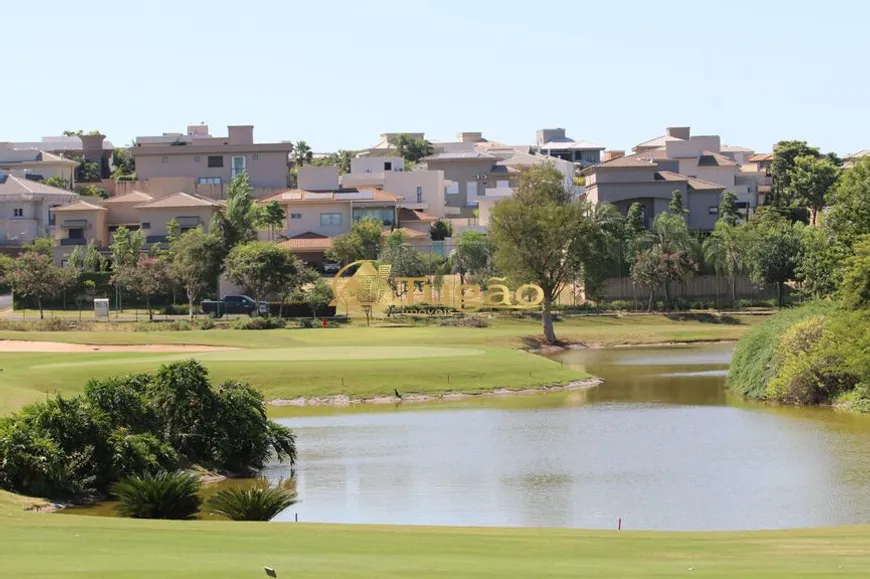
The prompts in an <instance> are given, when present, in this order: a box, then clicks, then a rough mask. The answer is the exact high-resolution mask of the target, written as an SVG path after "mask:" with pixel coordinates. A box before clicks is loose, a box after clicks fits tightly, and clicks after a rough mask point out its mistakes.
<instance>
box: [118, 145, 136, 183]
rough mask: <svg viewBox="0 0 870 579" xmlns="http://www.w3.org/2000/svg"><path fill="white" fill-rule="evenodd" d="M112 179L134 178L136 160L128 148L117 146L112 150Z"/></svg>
mask: <svg viewBox="0 0 870 579" xmlns="http://www.w3.org/2000/svg"><path fill="white" fill-rule="evenodd" d="M112 165H114V167H115V168H114V169H113V170H112V179H127V180H130V179H135V178H136V161H135V159H134V158H133V155H132V154H131V153H130V149H125V148H123V147H118V148H117V149H115V150H114V151H113V152H112Z"/></svg>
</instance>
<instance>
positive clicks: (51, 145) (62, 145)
mask: <svg viewBox="0 0 870 579" xmlns="http://www.w3.org/2000/svg"><path fill="white" fill-rule="evenodd" d="M0 149H14V150H18V151H24V150H30V151H41V152H45V153H49V154H52V155H54V156H58V157H67V158H68V157H70V156H73V155H75V156H77V157H82V158H83V159H85V160H87V161H92V162H94V163H96V164H97V165H98V166H99V167H100V173H101V174H102V176H103V178H104V179H106V178H108V177H109V175H110V174H111V172H112V155H113V153H114V151H115V147H114V145H112V143H110V142H109V141H108V140H106V135H103V134H100V133H99V132H94V133H90V134H82V135H72V136H66V135H62V136H57V137H42V140H41V141H20V142H14V143H0ZM46 178H47V177H46Z"/></svg>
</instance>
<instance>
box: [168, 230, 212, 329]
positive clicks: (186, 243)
mask: <svg viewBox="0 0 870 579" xmlns="http://www.w3.org/2000/svg"><path fill="white" fill-rule="evenodd" d="M171 255H172V265H171V271H172V277H173V278H174V280H175V281H176V282H177V283H178V285H180V286H181V287H182V288H184V291H185V293H186V294H187V304H188V316H189V317H190V319H193V311H194V302H195V301H196V298H197V297H199V296H200V295H201V294H202V292H204V291H205V290H206V289H207V288H209V287H210V286H212V284H215V283H216V282H217V278H218V275H219V274H220V267H221V257H222V256H223V247H222V245H221V240H220V238H219V237H217V236H216V235H214V234H212V233H205V232H204V231H203V230H202V227H197V228H196V229H191V230H190V231H188V232H186V233H183V234H182V235H181V236H180V237H178V238H177V239H176V240H175V241H174V242H173V243H172V247H171Z"/></svg>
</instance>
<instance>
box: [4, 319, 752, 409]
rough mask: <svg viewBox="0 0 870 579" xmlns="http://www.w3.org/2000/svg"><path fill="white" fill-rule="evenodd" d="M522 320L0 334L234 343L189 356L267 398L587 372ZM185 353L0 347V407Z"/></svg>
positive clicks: (429, 390)
mask: <svg viewBox="0 0 870 579" xmlns="http://www.w3.org/2000/svg"><path fill="white" fill-rule="evenodd" d="M757 319H758V317H757V316H748V317H746V318H743V319H741V320H738V321H740V322H741V323H738V324H716V323H704V322H700V321H693V320H689V321H680V320H673V319H669V318H667V317H665V316H660V315H659V316H656V315H653V316H630V317H626V318H617V317H606V316H594V317H583V318H573V319H569V320H566V321H564V322H561V323H559V324H558V326H557V327H558V331H559V332H560V337H561V338H562V339H565V340H569V341H572V342H579V343H585V344H602V345H614V344H644V343H657V342H670V341H678V342H685V341H689V342H691V341H703V340H721V339H736V338H738V337H740V336H741V335H743V334H744V333H745V332H746V331H747V329H748V328H749V327H750V324H752V323H754V322H755V321H756V320H757ZM538 332H539V324H538V323H537V322H535V321H533V320H514V319H510V320H499V321H495V322H494V323H493V324H492V325H491V326H490V327H488V328H455V327H440V326H434V325H433V326H428V327H426V326H413V327H371V328H367V327H359V326H350V327H341V328H334V329H326V330H324V329H320V328H318V329H308V330H302V329H292V330H265V331H239V330H209V331H199V330H194V331H184V332H129V331H128V332H119V331H91V332H2V333H0V339H7V340H32V341H50V342H67V343H80V344H97V345H106V344H132V345H136V344H139V345H141V344H199V345H213V346H231V347H236V348H239V349H238V350H235V351H231V352H207V353H200V354H195V355H194V357H196V358H197V359H199V360H201V361H202V362H203V363H204V364H205V365H206V366H207V367H208V368H209V371H210V372H211V373H212V375H213V377H214V378H215V379H216V380H225V379H236V380H245V381H248V382H250V383H252V384H253V385H255V386H256V387H258V388H260V389H261V390H262V391H263V392H264V394H265V395H266V397H267V398H268V399H274V398H295V397H298V396H304V397H319V396H328V395H336V394H347V395H350V396H352V397H374V396H384V395H392V394H393V391H394V390H399V391H400V392H404V393H410V392H413V393H420V394H440V393H444V392H468V393H474V392H483V391H486V390H491V389H494V388H500V387H508V388H513V389H523V388H537V387H542V386H548V385H553V384H564V383H567V382H571V381H573V380H577V379H582V378H585V377H587V376H586V375H583V374H580V373H578V372H577V371H575V370H571V369H568V368H563V367H562V366H560V365H559V364H557V363H555V362H552V361H550V360H547V359H544V358H542V357H540V356H536V355H534V354H530V353H528V352H523V351H518V349H520V348H522V347H524V346H525V345H526V344H527V342H526V340H525V339H526V338H527V337H528V336H530V335H534V334H536V333H538ZM188 357H191V354H178V353H165V354H164V353H154V352H150V353H135V352H100V351H93V352H84V353H81V352H80V353H19V352H6V353H0V369H2V374H0V377H2V381H0V412H2V413H6V412H9V411H10V410H12V409H14V408H17V407H20V406H21V405H23V404H26V403H29V402H32V401H34V400H38V399H40V398H42V397H44V396H45V395H46V394H47V393H53V392H61V393H75V392H78V391H80V390H81V388H82V387H83V385H84V383H85V382H86V381H87V380H88V379H89V378H92V377H105V376H111V375H115V374H125V373H129V372H139V371H152V370H154V369H156V368H157V367H158V366H159V365H160V364H163V363H166V362H170V361H174V360H179V359H184V358H188Z"/></svg>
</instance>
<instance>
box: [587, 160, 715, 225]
mask: <svg viewBox="0 0 870 579" xmlns="http://www.w3.org/2000/svg"><path fill="white" fill-rule="evenodd" d="M670 165H672V163H671V164H669V166H670ZM583 174H584V175H585V176H586V190H585V195H586V199H588V200H589V201H591V202H593V203H611V204H613V205H615V206H616V207H617V208H618V209H619V210H620V211H621V212H622V213H623V214H625V213H627V212H628V208H629V207H630V206H631V205H632V204H633V203H639V204H640V206H641V208H642V210H643V215H644V220H645V222H646V225H647V226H649V225H650V224H651V222H652V219H653V218H654V217H655V216H656V215H658V214H659V213H663V212H666V211H667V210H668V203H669V202H670V200H671V198H672V197H673V193H674V191H679V192H680V194H681V195H682V198H683V204H684V206H685V208H686V209H687V210H688V212H689V213H688V217H687V222H688V225H689V227H690V228H692V229H701V230H702V231H710V230H712V229H713V227H714V225H715V223H716V220H717V219H718V215H719V202H720V201H721V195H722V192H723V191H724V190H725V186H723V185H721V184H718V183H713V182H710V181H706V180H703V179H700V178H697V177H690V176H688V175H682V174H679V173H676V172H674V171H671V170H669V169H667V168H666V167H663V166H661V165H660V164H659V163H658V162H657V161H654V160H652V159H649V158H646V157H642V156H639V155H629V156H626V157H617V158H615V159H612V160H610V161H608V162H606V163H601V164H599V165H595V166H593V167H589V168H587V169H586V170H584V172H583Z"/></svg>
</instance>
